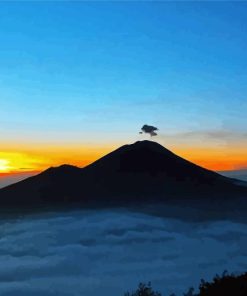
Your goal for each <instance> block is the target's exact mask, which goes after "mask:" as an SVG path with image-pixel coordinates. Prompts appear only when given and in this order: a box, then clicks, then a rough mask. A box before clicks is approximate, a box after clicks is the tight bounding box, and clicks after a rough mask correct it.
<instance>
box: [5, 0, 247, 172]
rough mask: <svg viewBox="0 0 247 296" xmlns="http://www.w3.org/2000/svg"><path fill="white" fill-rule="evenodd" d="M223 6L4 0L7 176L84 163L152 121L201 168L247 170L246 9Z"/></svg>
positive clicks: (161, 137)
mask: <svg viewBox="0 0 247 296" xmlns="http://www.w3.org/2000/svg"><path fill="white" fill-rule="evenodd" d="M224 8H225V9H224V10H222V9H221V4H220V3H209V2H205V3H179V5H178V4H176V3H175V2H169V3H167V2H154V3H153V2H143V3H134V2H128V3H121V2H115V3H110V2H104V3H94V2H92V3H89V2H85V3H81V2H77V3H70V2H63V3H59V4H58V3H54V2H49V3H41V2H35V3H34V2H33V3H25V2H22V3H11V4H8V3H1V11H0V18H1V24H2V26H3V27H4V31H3V32H2V44H3V47H2V50H1V54H2V66H1V70H0V86H1V98H0V100H1V109H0V132H1V138H0V177H1V175H3V174H6V173H8V174H11V173H15V174H16V173H19V172H20V173H21V172H30V171H35V172H37V171H38V172H40V171H42V170H44V169H46V168H48V167H50V166H58V165H61V164H63V163H68V164H71V165H77V166H80V167H83V166H85V165H87V164H89V163H91V162H93V161H95V160H96V159H98V158H100V157H102V156H103V155H105V154H107V153H109V152H111V151H112V150H114V149H116V148H117V147H119V146H121V145H124V144H126V143H133V142H135V141H137V140H141V139H143V135H139V134H138V132H139V129H140V127H141V126H142V125H143V124H145V123H149V124H154V125H155V126H158V127H159V131H160V132H159V134H158V136H157V137H155V139H154V140H155V141H157V142H158V143H160V144H162V145H163V146H165V147H166V148H168V149H170V150H172V151H173V152H174V153H176V154H178V155H180V156H181V157H183V158H186V159H188V160H190V161H192V162H194V163H196V164H198V165H200V166H203V167H205V168H207V169H210V170H215V171H219V170H235V169H244V168H247V155H246V149H247V137H246V135H247V131H246V110H247V105H246V94H247V89H246V84H245V81H246V74H245V69H246V67H245V66H246V60H247V56H246V52H247V51H246V42H245V41H246V35H245V30H244V28H245V27H246V21H245V17H244V13H243V12H244V11H246V5H245V3H239V4H238V5H235V4H234V3H230V2H229V3H225V5H224ZM81 14H83V18H81ZM64 19H66V22H64ZM92 20H94V21H93V22H92ZM113 24H114V25H113ZM204 30H206V32H207V34H201V32H203V31H204ZM222 32H227V34H222ZM233 41H234V42H233Z"/></svg>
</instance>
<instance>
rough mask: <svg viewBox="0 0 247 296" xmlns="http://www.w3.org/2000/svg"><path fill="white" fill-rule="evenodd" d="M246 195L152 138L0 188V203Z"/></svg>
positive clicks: (118, 200) (224, 179)
mask: <svg viewBox="0 0 247 296" xmlns="http://www.w3.org/2000/svg"><path fill="white" fill-rule="evenodd" d="M232 194H234V195H245V196H247V188H244V187H241V186H237V185H234V184H233V182H232V179H229V178H226V177H223V176H221V175H219V174H217V173H215V172H212V171H209V170H206V169H204V168H202V167H200V166H197V165H195V164H193V163H191V162H189V161H187V160H185V159H183V158H181V157H179V156H177V155H175V154H174V153H172V152H171V151H169V150H167V149H166V148H164V147H163V146H161V145H160V144H158V143H155V142H152V141H141V142H136V143H134V144H131V145H124V146H122V147H120V148H119V149H117V150H115V151H113V152H111V153H109V154H107V155H106V156H104V157H102V158H100V159H99V160H97V161H95V162H94V163H92V164H91V165H89V166H87V167H85V168H82V169H81V168H78V167H74V166H69V165H62V166H60V167H57V168H49V169H48V170H46V171H44V172H42V173H41V174H39V175H36V176H33V177H30V178H28V179H26V180H24V181H21V182H19V183H16V184H13V185H10V186H8V187H5V188H3V189H1V190H0V200H1V203H2V204H5V203H6V204H16V203H21V204H22V203H39V202H61V201H63V202H65V201H80V202H84V203H87V202H97V203H98V204H100V203H105V202H114V203H119V204H124V203H125V202H129V201H133V202H138V201H154V200H156V201H164V200H167V199H170V198H175V197H179V198H186V197H190V198H191V197H197V198H200V197H203V196H209V195H210V196H211V197H213V196H216V197H220V196H221V197H226V196H228V195H229V196H230V195H232Z"/></svg>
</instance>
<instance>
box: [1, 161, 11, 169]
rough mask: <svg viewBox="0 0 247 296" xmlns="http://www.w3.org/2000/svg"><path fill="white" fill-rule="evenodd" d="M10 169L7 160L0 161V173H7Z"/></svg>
mask: <svg viewBox="0 0 247 296" xmlns="http://www.w3.org/2000/svg"><path fill="white" fill-rule="evenodd" d="M9 169H10V166H9V161H8V160H7V159H0V172H7V171H8V170H9Z"/></svg>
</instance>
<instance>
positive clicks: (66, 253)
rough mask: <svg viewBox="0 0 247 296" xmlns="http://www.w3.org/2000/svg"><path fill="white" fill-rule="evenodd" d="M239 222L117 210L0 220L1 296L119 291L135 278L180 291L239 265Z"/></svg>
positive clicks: (244, 237)
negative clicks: (206, 220) (169, 216)
mask: <svg viewBox="0 0 247 296" xmlns="http://www.w3.org/2000/svg"><path fill="white" fill-rule="evenodd" d="M246 246H247V225H246V224H244V223H237V222H230V221H210V222H205V221H204V222H197V223H195V222H194V223H192V222H188V221H187V222H186V221H182V220H178V219H170V218H163V217H156V216H151V215H148V214H141V213H136V212H131V211H127V210H123V209H119V210H98V211H96V210H88V211H68V212H59V213H55V212H50V213H45V214H36V215H28V216H19V217H16V218H13V217H12V218H8V219H6V218H4V219H3V218H2V219H1V220H0V295H1V296H44V295H45V296H55V295H59V296H69V295H70V296H72V295H73V296H77V295H78V296H79V295H80V296H87V295H88V296H104V295H105V296H123V294H124V292H125V291H126V290H130V291H132V290H134V289H135V288H136V287H137V285H138V283H139V282H140V281H145V282H148V281H151V282H152V285H153V286H154V287H155V289H156V290H159V291H161V292H162V295H164V296H166V295H170V294H171V293H172V292H175V293H176V294H177V295H182V292H186V291H187V290H188V288H189V287H190V286H194V287H198V284H199V282H200V279H201V278H204V279H212V277H213V276H214V275H215V274H216V273H220V274H221V273H222V272H223V271H224V270H225V269H227V270H229V271H230V272H243V271H246V270H247V249H246Z"/></svg>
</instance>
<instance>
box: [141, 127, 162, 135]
mask: <svg viewBox="0 0 247 296" xmlns="http://www.w3.org/2000/svg"><path fill="white" fill-rule="evenodd" d="M141 130H142V131H141V132H140V134H142V133H145V134H150V136H151V137H153V136H157V133H156V131H157V130H158V128H157V127H155V126H152V125H147V124H144V125H143V127H142V128H141Z"/></svg>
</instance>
